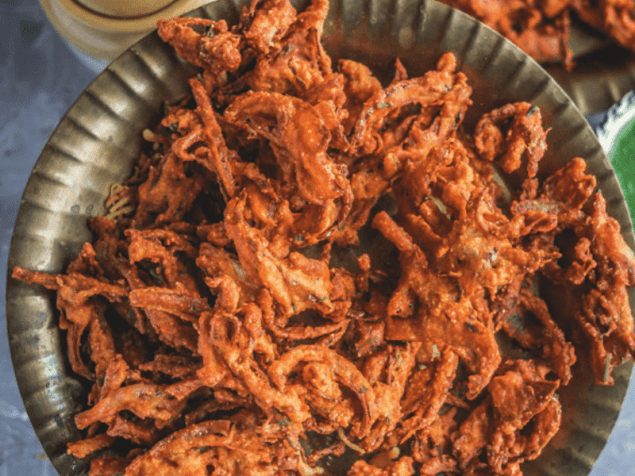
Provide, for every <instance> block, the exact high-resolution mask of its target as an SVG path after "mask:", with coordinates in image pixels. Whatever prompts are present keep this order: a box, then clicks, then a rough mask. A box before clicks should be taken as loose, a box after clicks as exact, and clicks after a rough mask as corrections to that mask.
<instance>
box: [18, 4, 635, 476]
mask: <svg viewBox="0 0 635 476" xmlns="http://www.w3.org/2000/svg"><path fill="white" fill-rule="evenodd" d="M245 3H247V0H234V1H230V0H218V1H217V2H215V3H212V4H210V5H208V6H206V7H204V8H202V9H198V10H195V11H194V12H192V13H191V15H195V16H204V17H207V18H212V19H220V18H224V19H227V20H228V22H229V23H230V24H231V23H234V22H235V21H236V20H237V18H238V12H239V11H240V8H241V6H242V5H244V4H245ZM305 3H306V1H303V0H298V1H294V4H296V5H298V7H299V8H302V7H303V6H304V4H305ZM324 40H325V46H326V49H327V51H328V52H329V53H330V54H331V55H332V56H333V57H334V59H337V58H350V59H354V60H358V61H363V62H365V63H366V64H368V65H369V66H370V67H371V68H373V70H374V71H375V72H376V73H377V74H378V76H380V77H381V78H383V79H388V78H390V77H391V76H392V71H393V65H394V61H395V58H396V57H399V58H400V59H401V60H402V62H403V63H404V65H405V66H406V68H407V69H408V70H409V72H410V74H411V75H420V74H422V73H424V72H425V71H426V70H428V69H431V68H433V67H434V65H435V63H436V61H437V59H438V58H439V56H440V55H441V53H443V52H445V51H453V52H454V53H455V54H456V55H457V57H458V58H459V66H460V67H461V69H462V70H463V71H464V72H465V73H466V74H467V75H468V77H469V79H470V83H471V84H472V86H473V87H474V94H473V100H474V105H473V106H472V108H471V110H470V112H469V115H468V117H467V118H466V124H467V127H471V126H473V125H474V124H475V122H476V121H477V119H478V118H479V116H480V114H482V113H484V112H486V111H489V110H491V109H492V108H495V107H499V106H501V105H503V104H505V103H508V102H512V101H519V100H524V101H530V102H532V103H534V104H536V105H538V106H539V107H540V108H541V109H542V112H543V116H544V119H545V123H546V127H547V128H552V131H551V132H550V133H549V139H548V143H549V147H550V148H549V152H548V154H547V155H546V157H545V159H544V161H543V164H542V167H541V173H543V174H548V173H552V172H553V171H555V170H556V169H558V168H560V167H561V166H563V164H564V163H565V162H567V161H568V160H570V159H571V158H573V157H576V156H580V157H584V158H586V159H587V162H588V166H589V170H590V172H591V173H593V174H595V175H596V177H597V178H598V182H599V185H600V188H601V189H602V191H603V192H604V195H605V197H606V200H607V204H608V210H609V213H610V214H611V215H612V216H613V217H614V218H616V219H617V220H618V221H619V222H620V224H621V225H622V228H623V230H624V235H625V238H626V241H627V243H628V244H629V245H630V246H631V247H635V236H634V235H633V229H632V224H631V221H630V218H629V214H628V209H627V207H626V204H625V202H624V197H623V195H622V192H621V190H620V187H619V184H618V181H617V179H616V177H615V173H614V172H613V170H612V168H611V165H610V162H609V160H608V159H607V157H606V155H605V154H604V153H603V151H602V148H601V146H600V144H599V143H598V141H597V138H596V137H595V135H594V134H593V132H592V130H591V128H590V126H589V125H588V124H587V122H586V121H585V120H584V117H583V116H582V115H581V114H580V111H579V110H578V109H577V108H576V106H575V105H574V104H573V103H572V101H571V100H570V99H569V98H568V97H567V96H566V94H565V93H564V91H563V90H562V89H561V88H560V86H558V84H557V83H556V82H555V81H554V80H553V79H552V78H551V77H549V76H548V75H547V74H546V73H545V71H544V70H543V69H542V68H541V67H540V66H538V65H537V64H536V63H535V62H534V61H533V60H531V59H530V58H529V57H527V56H526V55H525V54H524V53H522V52H521V51H520V50H519V49H518V48H516V47H515V46H513V45H512V44H511V43H509V42H507V41H506V40H504V39H503V38H502V37H501V36H500V35H498V34H496V33H494V32H493V31H492V30H490V29H489V28H487V27H485V26H484V25H482V24H481V23H478V22H477V21H475V20H473V19H472V18H470V17H468V16H467V15H464V14H462V13H460V12H458V11H455V10H453V9H451V8H449V7H446V6H445V5H442V4H439V3H436V2H433V1H425V0H396V1H390V2H389V1H386V0H370V1H369V0H334V1H333V2H332V6H331V12H330V14H329V17H328V18H327V21H326V25H325V38H324ZM192 74H193V70H192V69H191V68H190V67H187V66H186V65H184V63H183V61H182V60H180V59H178V58H177V57H176V56H175V54H174V53H173V52H172V50H171V48H170V47H169V46H167V45H165V44H163V43H162V42H161V40H160V39H159V38H158V36H157V35H156V33H153V34H151V35H149V36H148V37H146V38H145V39H143V40H142V41H140V42H139V43H137V44H136V45H135V46H133V47H132V48H131V49H130V50H128V51H127V52H126V53H124V54H123V55H122V56H121V57H119V58H118V59H117V60H115V61H114V62H113V63H112V64H111V65H110V66H109V67H108V68H107V69H106V70H105V71H104V72H103V73H102V74H100V75H99V76H98V77H97V79H95V81H94V82H93V83H92V84H91V85H90V86H89V87H88V88H87V89H86V91H85V92H84V93H83V94H82V95H81V96H80V97H79V99H78V100H77V102H76V103H75V104H74V105H73V106H72V107H71V109H70V110H69V111H68V113H67V114H66V116H65V117H64V118H63V119H62V121H61V123H60V124H59V126H58V127H57V129H56V130H55V132H54V133H53V134H52V136H51V138H50V140H49V141H48V143H47V145H46V146H45V148H44V150H43V152H42V154H41V156H40V158H39V159H38V161H37V164H36V165H35V168H34V170H33V173H32V175H31V177H30V179H29V182H28V184H27V187H26V190H25V192H24V196H23V200H22V205H21V208H20V212H19V215H18V218H17V222H16V226H15V230H14V235H13V239H12V243H11V250H10V256H9V270H11V269H12V268H13V266H16V265H19V266H22V267H25V268H29V269H34V270H40V271H45V272H49V273H53V272H60V271H62V270H63V269H64V268H65V266H66V265H67V264H68V263H69V261H70V260H71V259H73V258H74V257H75V256H76V255H77V253H78V252H79V250H80V248H81V245H82V243H83V242H84V241H86V240H90V239H91V236H90V233H89V231H88V229H87V227H86V218H87V217H89V216H93V215H96V214H99V213H101V212H103V210H104V208H103V202H104V200H105V198H106V196H107V193H108V190H109V186H110V184H112V183H114V182H121V181H123V180H125V179H126V177H127V176H128V174H129V173H130V171H131V168H132V164H133V163H134V161H135V159H136V157H137V155H138V153H139V150H140V148H141V141H142V139H141V131H142V130H143V129H144V128H146V127H149V126H150V127H151V126H153V125H155V124H156V123H157V122H158V121H159V118H160V115H161V113H162V107H163V103H164V102H165V101H168V102H175V101H176V100H178V99H180V98H181V97H183V96H184V95H185V94H186V93H187V90H188V86H187V78H188V77H189V76H191V75H192ZM6 301H7V320H8V326H9V329H8V334H9V340H10V347H11V353H12V358H13V364H14V369H15V373H16V377H17V381H18V386H19V388H20V392H21V394H22V397H23V399H24V404H25V407H26V410H27V412H28V414H29V417H30V419H31V422H32V423H33V426H34V428H35V431H36V433H37V435H38V437H39V438H40V440H41V442H42V444H43V446H44V449H45V451H46V452H47V454H48V456H49V458H50V459H51V461H52V463H53V465H54V466H55V468H56V469H57V471H58V472H59V473H60V474H61V475H64V476H67V475H76V474H85V473H86V470H87V463H86V462H85V461H80V460H76V459H75V458H73V457H70V456H68V455H66V452H65V446H66V443H67V442H68V441H72V440H75V439H77V438H79V437H80V434H79V432H78V431H77V430H76V428H75V425H74V423H73V417H74V415H75V414H76V413H77V412H78V411H80V410H81V409H82V407H83V405H84V402H85V392H86V390H85V389H84V388H83V387H82V385H81V384H80V383H79V382H78V381H77V380H76V379H75V378H74V377H73V376H72V374H71V372H70V369H69V365H68V362H67V359H66V349H65V346H64V342H63V339H62V338H61V335H60V332H59V330H58V328H57V325H56V319H57V314H56V311H55V309H54V307H55V306H54V301H53V300H52V295H51V294H50V293H48V292H46V291H45V290H43V289H42V288H39V287H36V286H29V285H25V284H23V283H20V282H16V281H15V280H12V279H9V280H8V284H7V300H6ZM631 303H632V304H631V305H635V299H634V297H633V294H631ZM578 355H579V359H580V360H579V362H578V363H577V364H576V365H575V366H574V368H573V372H574V380H573V382H572V384H571V385H569V387H567V388H566V389H563V391H562V392H561V395H562V397H563V404H564V407H565V408H564V420H563V425H562V430H561V431H560V433H559V434H558V435H557V436H556V438H555V440H554V442H553V444H552V445H550V447H549V448H548V449H547V450H546V451H545V452H544V454H543V455H542V456H541V457H540V458H539V459H538V460H536V461H535V462H532V463H530V464H526V465H525V466H524V470H525V474H526V475H528V476H538V475H541V476H542V475H556V474H566V475H569V476H585V475H587V474H588V473H589V472H590V470H591V468H592V466H593V464H594V463H595V461H596V459H597V457H598V455H599V453H600V451H601V450H602V448H603V447H604V444H605V443H606V441H607V439H608V436H609V434H610V432H611V429H612V427H613V425H614V423H615V420H616V418H617V416H618V414H619V411H620V408H621V405H622V401H623V399H624V396H625V393H626V390H627V387H628V384H629V380H630V375H631V371H632V365H630V364H626V365H623V366H621V367H619V368H617V369H616V371H615V374H614V376H615V385H614V386H613V387H599V386H596V385H594V384H593V379H592V377H591V372H590V369H589V366H588V361H587V360H586V357H585V353H584V352H578Z"/></svg>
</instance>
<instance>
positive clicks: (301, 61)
mask: <svg viewBox="0 0 635 476" xmlns="http://www.w3.org/2000/svg"><path fill="white" fill-rule="evenodd" d="M490 3H495V2H490ZM503 3H504V5H505V8H503V9H502V10H505V9H507V10H509V9H510V8H512V6H514V5H515V6H516V7H518V5H519V4H521V3H522V2H503ZM541 5H542V7H543V8H544V9H545V11H548V12H550V13H549V15H551V16H552V17H558V15H563V14H564V13H563V12H565V10H564V7H563V6H562V5H560V4H559V3H558V2H552V1H545V2H542V3H541ZM516 7H514V8H516ZM327 9H328V4H327V3H326V2H325V1H322V0H319V1H315V2H314V3H313V5H312V6H311V7H309V8H308V9H307V10H306V11H305V12H303V13H301V14H297V15H296V12H295V10H294V9H293V7H292V6H291V5H290V4H289V3H288V1H287V0H265V1H259V0H254V2H253V3H252V5H251V7H250V8H246V9H245V11H244V12H243V15H242V17H241V19H240V22H239V25H238V26H236V27H232V28H228V27H227V25H226V24H225V23H224V22H222V21H220V22H216V23H215V22H212V21H209V20H201V19H191V18H179V19H173V20H170V21H164V22H160V23H159V34H160V35H161V37H162V38H164V39H165V40H166V41H168V42H169V43H170V44H172V45H173V46H174V47H175V49H176V51H177V52H178V53H179V54H180V55H181V56H183V57H185V58H186V59H187V60H188V61H190V62H191V63H192V64H194V65H195V66H198V67H200V68H203V71H204V72H203V76H202V77H200V76H199V77H197V78H193V79H192V80H191V81H190V86H191V89H192V96H191V98H186V99H185V100H184V101H183V102H181V103H180V104H178V105H175V106H170V107H169V108H168V109H167V114H166V117H165V118H164V119H163V121H162V122H161V124H160V125H159V126H157V128H156V129H155V130H153V131H146V133H145V134H144V136H145V138H146V139H147V140H148V142H149V145H150V146H151V148H152V151H151V155H142V156H141V158H140V162H139V165H138V167H137V169H136V171H135V174H134V176H133V177H132V178H131V179H130V180H129V181H128V182H127V183H126V184H125V185H123V186H120V187H115V188H114V189H113V194H112V196H111V198H110V199H109V201H108V203H107V208H108V210H109V213H108V217H96V218H94V219H92V220H90V226H91V229H92V230H93V232H94V233H95V236H96V239H95V241H94V243H93V244H92V245H91V244H86V245H85V246H84V248H83V250H82V252H81V253H80V255H79V257H78V258H77V259H76V260H75V261H73V262H72V263H71V265H70V266H69V268H68V271H67V273H66V274H63V275H56V276H49V275H46V274H42V273H39V272H31V271H27V270H24V269H21V268H16V269H15V270H14V274H13V276H14V277H15V278H18V279H21V280H24V281H27V282H30V283H35V284H41V285H43V286H45V287H47V288H48V289H52V290H55V291H57V307H58V309H59V311H60V327H61V328H62V329H64V330H66V331H67V342H68V349H69V358H70V363H71V366H72V368H73V370H74V371H75V372H76V373H77V374H79V375H80V376H82V377H83V378H85V379H87V380H88V381H89V382H90V385H92V387H91V391H90V394H89V402H88V404H89V406H88V408H87V409H86V410H85V411H83V412H81V413H79V414H78V415H77V416H76V424H77V426H78V428H80V429H86V437H85V438H84V439H83V440H80V441H78V442H74V443H71V444H69V446H68V451H69V453H70V454H73V455H75V456H77V457H80V458H84V457H87V456H89V455H91V454H93V453H97V454H99V453H98V452H99V451H101V450H103V449H104V448H112V449H113V451H117V452H118V455H115V454H114V453H106V454H104V453H103V452H102V453H101V454H99V456H98V457H97V458H95V459H94V460H93V461H92V463H91V470H90V474H91V475H92V476H100V475H101V476H106V475H114V474H122V473H123V474H124V475H125V476H133V475H147V474H156V475H163V474H166V475H168V474H169V475H174V474H179V475H197V476H198V475H201V474H210V475H216V476H220V475H223V476H230V475H236V476H238V475H243V474H256V475H262V476H265V475H269V476H274V475H275V476H278V475H280V476H283V475H293V474H299V475H302V476H309V475H314V474H329V473H328V472H327V471H326V470H325V467H327V466H328V465H327V462H328V460H329V459H330V458H334V457H337V456H338V455H342V454H344V453H345V452H348V453H349V454H350V453H353V454H355V453H356V454H357V456H358V459H357V461H356V462H355V463H354V464H353V465H352V467H351V468H350V470H349V471H348V474H349V476H355V475H366V474H370V475H378V476H382V475H392V476H394V475H403V476H409V475H411V474H415V472H418V474H423V475H435V474H437V473H439V472H444V473H446V474H462V475H500V476H503V475H506V476H511V475H521V474H522V473H521V470H520V464H521V463H522V462H523V461H525V460H531V459H534V458H536V457H537V456H538V455H539V454H540V451H541V450H542V448H544V446H545V445H546V444H548V442H549V440H550V439H551V438H552V437H553V436H554V435H555V433H556V432H557V431H558V428H559V425H560V419H561V406H560V403H559V401H558V396H557V394H556V390H557V389H558V388H559V386H560V385H566V384H567V383H568V382H569V380H570V379H571V378H572V374H571V366H572V365H574V363H575V361H576V355H575V349H574V347H573V345H572V344H571V343H569V342H568V341H567V340H566V337H565V334H564V332H563V331H562V330H561V329H560V327H559V326H558V324H556V321H555V320H554V319H553V318H552V316H551V314H550V309H549V306H548V305H547V303H546V302H545V301H544V300H543V299H541V298H540V297H539V296H537V295H535V293H534V292H532V289H534V286H533V284H534V283H535V282H536V280H538V279H539V278H540V279H546V280H550V281H551V282H553V283H554V284H555V285H557V286H561V287H563V288H565V289H567V290H568V292H569V293H571V295H573V296H575V297H577V298H578V299H575V302H577V306H578V308H577V309H575V310H574V314H575V316H574V319H573V321H575V323H577V325H579V326H580V328H581V329H582V331H583V334H584V335H586V336H587V337H588V339H589V342H590V345H591V349H592V352H591V360H592V365H593V371H594V373H595V377H596V380H597V382H598V383H600V384H605V385H610V384H611V383H612V378H611V372H612V370H613V368H614V367H615V366H616V365H618V364H619V363H621V362H622V361H623V360H624V359H628V358H632V357H633V354H634V351H635V339H634V337H633V328H634V326H633V318H632V313H631V309H630V307H629V303H628V299H627V294H626V288H627V286H633V285H634V284H635V271H634V270H635V259H634V258H633V254H632V252H631V251H630V250H629V249H628V247H627V246H626V245H625V243H624V241H623V240H622V237H621V235H620V230H619V225H618V224H617V222H616V221H615V220H613V219H612V218H610V217H609V216H607V214H606V207H605V204H604V199H603V198H602V196H601V195H600V194H599V193H596V191H595V187H596V181H595V179H594V178H593V177H592V176H590V175H588V174H586V172H585V167H586V166H585V162H584V161H583V160H582V159H579V158H575V159H573V160H571V161H570V162H568V164H567V165H566V166H565V167H564V168H563V169H561V170H559V171H557V172H556V173H555V174H553V175H552V176H551V177H548V178H546V179H545V180H542V179H541V180H539V179H538V178H536V177H538V176H539V174H538V166H539V162H540V160H541V158H542V157H543V154H544V152H545V149H546V136H547V132H548V131H545V130H544V129H543V128H542V119H541V115H540V111H539V110H537V109H536V108H534V107H532V106H531V105H530V104H527V103H515V104H508V105H506V106H503V107H501V108H499V109H496V110H494V111H492V112H490V113H488V114H485V115H484V116H483V117H482V118H480V121H478V124H477V126H476V129H475V130H474V131H465V130H464V128H463V125H462V123H463V119H464V117H465V115H466V114H468V113H469V106H470V105H471V99H470V96H471V87H470V86H469V84H468V82H467V78H466V76H465V75H464V74H462V73H461V72H457V71H456V59H455V58H454V56H453V55H452V54H446V55H443V56H442V57H441V58H440V60H439V62H438V65H437V68H436V69H435V70H433V71H430V72H428V73H426V74H425V75H424V76H422V77H420V78H410V77H409V76H408V74H407V72H406V70H405V69H404V67H403V65H401V63H399V62H398V61H397V63H396V73H395V77H394V80H393V81H392V82H391V83H390V84H389V85H388V86H386V87H383V86H382V85H381V84H380V83H379V81H378V80H377V79H376V78H375V77H374V76H373V75H372V73H371V72H370V70H369V69H368V68H367V67H365V66H363V65H361V64H358V63H356V62H354V61H350V60H342V61H340V62H339V64H338V68H337V71H334V70H333V69H332V65H331V62H330V59H329V58H328V57H327V56H326V54H325V53H324V51H323V49H322V46H321V44H320V42H319V38H320V34H321V31H322V22H323V20H324V18H325V15H326V12H327ZM536 31H538V30H536ZM470 133H472V134H470ZM509 174H514V175H515V176H516V177H517V178H518V177H520V178H521V180H523V183H522V186H521V187H520V188H519V189H518V190H506V189H504V188H503V187H502V186H501V185H500V184H501V183H502V182H504V181H505V179H506V177H507V176H508V175H509ZM389 202H390V204H388V205H387V203H389ZM368 236H371V237H372V239H371V240H370V243H368V241H369V240H368ZM563 236H567V237H569V240H568V242H567V241H563V239H562V237H563ZM364 240H366V241H364ZM360 242H361V243H364V246H365V247H366V249H364V250H362V251H364V252H367V253H368V254H366V253H362V252H361V251H360V250H359V249H358V248H357V245H358V244H359V243H360ZM503 341H507V347H505V346H502V345H501V342H503ZM510 346H511V347H514V348H516V349H517V350H520V351H521V352H517V353H516V354H515V355H516V356H518V355H522V357H521V358H518V357H516V358H512V357H511V356H510V355H507V354H508V352H507V350H506V348H508V347H510Z"/></svg>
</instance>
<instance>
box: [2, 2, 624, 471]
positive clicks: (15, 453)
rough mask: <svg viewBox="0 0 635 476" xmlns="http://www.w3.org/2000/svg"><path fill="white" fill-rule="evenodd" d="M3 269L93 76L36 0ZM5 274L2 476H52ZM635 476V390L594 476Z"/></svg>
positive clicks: (11, 91)
mask: <svg viewBox="0 0 635 476" xmlns="http://www.w3.org/2000/svg"><path fill="white" fill-rule="evenodd" d="M0 19H1V21H2V28H1V29H0V192H1V194H2V199H1V200H0V266H1V267H2V268H3V269H6V262H7V254H8V249H9V240H10V237H11V232H12V228H13V224H14V221H15V217H16V214H17V210H18V207H19V203H20V196H21V194H22V191H23V189H24V186H25V184H26V181H27V178H28V176H29V173H30V171H31V168H32V166H33V164H34V163H35V160H36V159H37V157H38V155H39V153H40V150H41V149H42V147H43V146H44V144H45V142H46V140H47V139H48V137H49V135H50V134H51V132H52V131H53V128H54V127H55V125H56V124H57V122H58V121H59V119H60V118H61V117H62V115H63V114H64V113H65V112H66V110H67V109H68V108H69V107H70V105H71V104H72V103H73V101H74V100H75V98H76V97H77V96H78V95H79V93H80V92H81V91H82V90H83V89H84V88H85V87H86V86H87V85H88V84H89V83H90V81H91V80H92V79H93V77H94V76H95V73H94V72H93V71H91V70H90V69H88V68H87V67H86V66H84V65H83V64H82V63H81V62H80V61H78V60H77V58H76V57H75V56H74V55H73V53H71V52H70V50H69V49H68V48H67V47H66V45H65V44H64V43H63V42H62V41H61V40H60V38H59V36H58V35H57V33H56V32H55V31H54V30H53V29H52V27H51V26H50V24H49V23H48V22H47V21H46V19H45V17H44V15H43V14H42V13H41V11H40V9H39V5H38V3H37V1H36V0H23V1H19V2H18V1H7V0H0ZM5 279H6V275H5V274H4V273H1V274H0V288H1V289H2V291H0V295H1V296H2V303H0V476H5V475H11V476H22V475H25V476H29V475H42V476H44V475H46V476H54V475H55V470H54V469H53V467H52V466H51V464H50V463H49V462H48V461H47V460H46V458H45V457H44V451H43V450H42V447H41V445H40V443H39V441H38V440H37V438H36V436H35V433H34V431H33V428H32V427H31V424H30V422H29V420H28V418H27V416H26V412H25V410H24V406H23V404H22V401H21V398H20V394H19V392H18V390H17V386H16V383H15V377H14V374H13V369H12V366H11V360H10V356H9V347H8V342H7V336H6V316H5V305H4V289H5V284H6V282H5ZM628 475H634V476H635V393H634V391H633V388H632V386H631V389H630V390H629V393H628V395H627V398H626V401H625V403H624V409H623V411H622V414H621V416H620V418H619V420H618V422H617V424H616V427H615V429H614V431H613V434H612V436H611V439H610V440H609V443H608V445H607V446H606V448H605V450H604V452H603V453H602V455H601V457H600V459H599V461H598V463H597V465H596V467H595V469H594V470H593V472H592V476H628Z"/></svg>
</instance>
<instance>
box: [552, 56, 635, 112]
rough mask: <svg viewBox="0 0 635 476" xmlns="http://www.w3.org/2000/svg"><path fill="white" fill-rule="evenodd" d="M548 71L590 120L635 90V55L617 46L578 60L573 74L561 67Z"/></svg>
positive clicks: (553, 67)
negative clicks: (593, 115)
mask: <svg viewBox="0 0 635 476" xmlns="http://www.w3.org/2000/svg"><path fill="white" fill-rule="evenodd" d="M545 69H546V70H547V72H548V73H549V74H551V75H552V76H553V77H554V78H555V79H556V80H557V81H558V83H560V85H561V86H562V87H563V88H564V90H565V91H566V92H567V94H569V96H571V98H572V99H573V101H574V102H575V103H576V105H577V106H578V107H579V108H580V110H581V111H582V113H583V114H584V115H587V116H588V115H591V114H597V113H599V112H603V111H606V110H607V109H608V108H610V107H611V106H612V105H613V104H615V103H617V102H619V101H620V100H621V99H622V97H623V96H624V95H625V94H626V93H628V92H629V91H632V90H633V89H635V55H633V53H632V52H630V51H628V50H625V49H623V48H620V47H619V46H617V45H609V46H606V47H604V48H601V49H599V50H597V51H594V52H592V53H590V54H587V55H585V56H582V57H579V58H577V59H576V67H575V69H574V70H573V71H570V72H569V71H565V70H564V68H563V67H562V66H560V65H549V66H546V67H545Z"/></svg>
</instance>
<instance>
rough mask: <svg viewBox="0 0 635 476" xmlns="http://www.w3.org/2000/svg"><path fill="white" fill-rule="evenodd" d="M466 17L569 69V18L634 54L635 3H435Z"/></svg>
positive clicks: (497, 0)
mask: <svg viewBox="0 0 635 476" xmlns="http://www.w3.org/2000/svg"><path fill="white" fill-rule="evenodd" d="M439 1H440V2H442V3H446V4H448V5H450V6H451V7H454V8H458V9H459V10H462V11H464V12H465V13H468V14H469V15H472V16H473V17H475V18H477V19H478V20H480V21H482V22H483V23H485V24H486V25H488V26H490V27H491V28H493V29H494V30H496V31H498V32H499V33H500V34H502V35H503V36H505V37H506V38H508V39H509V40H511V41H513V42H514V43H516V45H518V46H519V47H520V48H521V49H522V50H523V51H525V53H527V54H528V55H530V56H531V57H533V58H534V59H535V60H536V61H540V62H562V63H563V64H564V66H565V67H566V68H567V69H572V68H573V65H574V63H573V55H572V53H571V50H570V49H569V34H570V30H571V21H572V18H571V17H572V15H573V16H574V17H575V19H576V20H579V21H581V22H583V23H585V24H587V25H589V26H590V27H591V28H593V29H595V30H597V31H599V32H601V33H603V34H605V35H607V36H608V37H610V38H611V39H612V40H613V41H615V42H616V43H617V44H619V45H620V46H622V47H624V48H627V49H629V50H631V51H634V52H635V0H488V1H476V0H439Z"/></svg>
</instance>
